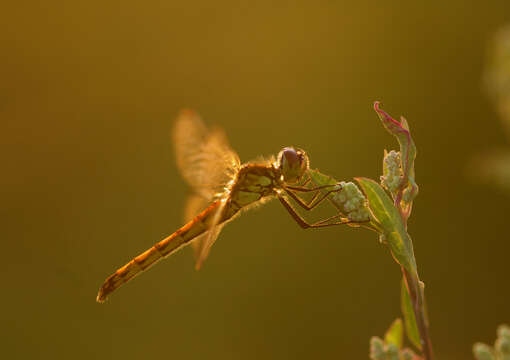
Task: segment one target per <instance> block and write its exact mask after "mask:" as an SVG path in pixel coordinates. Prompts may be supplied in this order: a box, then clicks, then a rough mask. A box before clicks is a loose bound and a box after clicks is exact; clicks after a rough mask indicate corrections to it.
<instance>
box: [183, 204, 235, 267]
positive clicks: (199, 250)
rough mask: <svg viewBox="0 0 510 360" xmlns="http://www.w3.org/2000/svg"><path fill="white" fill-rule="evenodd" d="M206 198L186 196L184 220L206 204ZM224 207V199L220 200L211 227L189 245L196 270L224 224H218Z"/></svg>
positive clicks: (188, 219) (191, 216)
mask: <svg viewBox="0 0 510 360" xmlns="http://www.w3.org/2000/svg"><path fill="white" fill-rule="evenodd" d="M207 203H208V202H207V200H205V199H204V198H203V197H201V196H198V195H191V196H190V197H189V198H188V201H187V203H186V208H185V212H184V214H185V215H184V221H185V222H188V221H190V220H192V219H193V218H194V217H195V216H196V214H198V213H199V212H200V211H202V210H203V209H204V208H205V207H206V206H207ZM224 207H225V201H222V203H221V205H220V206H219V207H218V210H217V212H216V214H215V215H214V218H213V220H212V221H211V228H210V230H209V231H207V232H206V233H204V234H202V235H200V236H198V237H197V238H195V239H194V240H193V242H192V243H191V247H192V248H193V255H194V257H195V268H196V269H197V270H199V269H200V267H201V266H202V264H203V262H204V261H205V259H206V258H207V256H208V255H209V251H210V249H211V246H212V245H213V244H214V242H215V241H216V239H217V238H218V235H219V234H220V232H221V229H223V225H224V224H218V223H219V221H220V219H221V213H222V212H223V209H224Z"/></svg>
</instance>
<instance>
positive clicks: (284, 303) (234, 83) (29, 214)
mask: <svg viewBox="0 0 510 360" xmlns="http://www.w3.org/2000/svg"><path fill="white" fill-rule="evenodd" d="M2 8H3V9H2V11H1V13H0V30H1V31H0V44H1V50H0V51H1V53H2V54H1V56H0V75H1V76H0V119H1V124H2V126H1V129H2V130H1V139H2V141H1V148H0V150H1V151H0V153H1V164H2V165H1V166H2V171H1V177H0V185H1V189H2V190H1V191H2V196H1V198H2V200H1V203H2V206H1V210H2V217H1V224H0V225H1V229H2V230H1V235H2V266H1V270H0V271H1V274H2V282H3V283H2V296H1V299H0V306H1V310H0V318H2V320H1V322H0V324H1V330H0V344H1V351H2V358H5V359H120V358H124V359H153V358H171V359H200V358H201V359H243V360H248V359H349V358H352V359H367V358H368V356H367V354H368V341H369V338H370V336H372V335H383V333H384V331H385V330H386V328H387V327H388V326H389V324H390V323H391V321H392V320H393V319H394V318H395V317H397V316H399V315H400V305H399V285H400V270H399V268H398V266H397V265H396V264H395V263H394V261H393V260H392V259H391V257H390V255H389V254H388V251H387V249H386V247H384V246H381V245H380V244H378V242H377V238H376V236H375V235H374V234H373V233H370V232H368V231H363V230H355V229H351V228H347V227H337V228H328V229H322V230H319V231H312V230H308V231H304V230H302V229H301V228H299V227H298V226H297V225H296V224H295V223H294V222H293V220H292V219H291V217H290V216H288V214H287V213H286V212H285V211H284V209H283V208H282V207H281V205H280V204H279V203H278V202H277V201H273V202H271V203H270V204H267V205H265V206H264V207H262V208H261V209H260V210H257V211H252V212H249V213H246V214H245V215H244V216H242V217H241V218H239V219H237V220H236V221H234V222H232V223H231V224H229V225H228V226H227V227H226V228H225V229H224V231H223V232H222V234H221V236H220V238H219V240H218V242H217V243H216V244H215V246H214V247H213V249H212V253H211V256H210V258H209V259H208V261H207V262H206V263H205V265H204V268H203V269H202V270H201V271H200V272H195V271H194V269H193V260H192V256H191V254H190V251H189V249H186V250H185V251H181V252H179V253H178V254H176V255H175V256H173V257H171V258H169V259H167V260H165V261H164V262H162V263H161V264H158V265H157V266H155V267H154V269H152V270H150V271H149V272H148V273H146V274H143V275H142V276H140V277H139V278H137V279H136V280H134V281H133V282H131V283H130V284H128V285H126V286H125V287H123V288H121V289H120V290H119V291H118V292H116V293H115V294H114V295H113V296H112V298H111V299H110V300H109V301H108V302H107V303H106V304H104V305H100V304H97V303H96V302H95V296H96V293H97V290H98V288H99V286H100V285H101V284H102V282H103V280H104V279H105V278H106V276H108V275H109V274H110V273H112V272H113V271H114V270H115V269H116V268H117V267H118V266H120V265H123V264H124V263H125V262H126V261H128V260H129V259H130V258H131V257H133V256H135V255H137V254H138V253H140V252H141V251H143V250H145V249H146V248H148V247H150V246H151V245H152V244H153V243H154V242H156V241H158V240H160V239H162V238H163V237H164V236H166V235H168V234H170V233H172V232H173V231H174V230H176V229H177V228H178V227H179V226H180V225H182V208H183V206H184V203H185V198H186V194H187V187H186V184H184V182H183V181H182V179H181V178H180V176H179V174H178V172H177V169H176V166H175V162H174V154H173V149H172V146H171V143H170V137H169V132H170V128H171V125H172V121H173V119H174V118H175V115H176V114H177V112H178V110H179V109H180V108H182V107H191V108H194V109H196V110H197V111H199V112H200V113H201V115H202V116H203V118H204V119H205V120H206V122H207V123H208V124H216V125H219V126H221V127H223V128H224V129H225V130H226V132H227V134H228V135H229V138H230V142H231V144H232V147H233V148H234V149H236V150H237V151H238V152H239V154H240V156H241V159H243V160H244V161H246V160H250V159H252V158H255V157H256V156H257V155H269V154H273V153H277V152H278V151H279V150H280V148H281V147H283V146H287V145H296V146H300V147H302V148H304V149H306V150H307V152H308V153H309V155H310V158H311V165H312V167H313V168H318V169H321V170H322V171H323V172H325V173H328V174H331V175H333V176H335V177H336V178H337V179H339V180H348V179H350V178H352V177H354V176H367V177H372V178H374V179H377V178H378V177H379V176H380V173H381V164H382V154H383V149H384V148H387V149H392V148H396V147H397V144H396V142H395V141H394V139H393V138H392V137H391V136H390V135H389V134H387V133H386V132H385V130H384V129H383V127H382V125H381V124H380V122H379V120H378V118H377V115H376V113H375V112H374V111H373V110H372V103H373V101H374V100H380V101H382V102H383V109H385V110H387V111H388V112H389V113H390V114H392V115H394V116H399V115H400V114H403V115H404V116H405V117H406V118H407V119H408V121H409V123H410V126H411V129H412V131H413V134H414V139H415V141H416V144H417V147H418V157H417V162H416V174H417V181H418V183H419V185H420V194H419V196H418V198H417V199H416V201H415V207H414V212H413V216H412V217H411V219H410V224H409V231H410V234H411V236H412V237H413V240H414V247H415V252H416V257H417V261H418V266H419V270H420V274H421V278H422V280H424V281H425V283H426V286H427V287H426V295H427V301H428V310H429V315H430V322H431V336H432V341H433V343H434V347H435V352H436V354H437V357H438V358H441V359H469V358H472V356H471V344H472V343H473V342H475V341H477V340H481V341H486V342H490V341H492V340H493V339H494V338H495V329H496V326H497V325H498V324H500V323H502V322H508V321H510V305H509V304H510V285H509V283H510V281H509V279H510V276H509V275H510V271H509V269H510V268H509V263H508V259H509V253H510V245H509V239H508V233H507V228H508V222H509V211H510V205H509V201H508V199H509V197H508V195H507V194H505V193H504V192H502V191H499V190H497V189H495V188H493V187H491V186H488V185H479V184H474V183H472V182H470V181H469V180H468V179H467V178H466V171H465V170H466V166H467V164H468V163H469V161H470V159H471V158H472V157H473V156H474V155H476V154H478V153H480V152H482V151H484V150H486V149H489V148H491V147H493V146H504V145H505V144H506V143H507V139H506V138H505V135H504V132H503V130H502V125H501V123H500V120H499V119H498V116H497V114H496V112H495V110H494V108H493V106H492V105H491V103H490V101H489V100H488V98H487V96H486V94H485V93H484V92H483V90H482V86H481V78H482V72H483V68H484V62H485V61H486V55H487V51H486V50H487V45H488V42H489V41H490V39H491V37H492V35H493V34H494V32H495V31H496V30H497V29H498V28H499V27H500V26H502V25H503V24H505V23H506V22H508V21H510V2H508V0H501V1H487V2H482V1H465V0H464V1H460V0H459V1H456V0H452V1H428V2H425V3H421V2H420V3H419V2H413V1H384V2H381V1H373V2H369V1H355V2H351V1H345V2H340V1H317V2H311V1H310V2H302V3H296V2H290V1H289V2H287V1H281V2H272V1H257V2H238V1H231V2H195V1H188V2H176V1H145V2H134V1H110V2H102V1H78V2H74V1H71V2H69V1H49V2H35V1H26V2H25V1H20V2H16V3H14V2H12V3H10V4H9V5H7V4H4V5H2Z"/></svg>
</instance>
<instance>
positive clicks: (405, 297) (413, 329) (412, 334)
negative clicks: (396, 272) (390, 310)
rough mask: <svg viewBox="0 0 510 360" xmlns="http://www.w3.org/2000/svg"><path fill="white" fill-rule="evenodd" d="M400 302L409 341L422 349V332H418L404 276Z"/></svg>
mask: <svg viewBox="0 0 510 360" xmlns="http://www.w3.org/2000/svg"><path fill="white" fill-rule="evenodd" d="M400 304H401V306H402V314H403V315H404V320H405V324H406V333H407V338H408V339H409V341H410V342H411V343H412V344H413V345H414V346H416V348H417V349H419V350H421V342H420V333H419V332H418V325H417V324H416V318H415V316H414V311H413V305H412V304H411V298H410V297H409V292H408V291H407V286H406V282H405V280H404V278H402V286H401V290H400Z"/></svg>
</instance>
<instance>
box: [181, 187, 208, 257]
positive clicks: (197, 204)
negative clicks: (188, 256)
mask: <svg viewBox="0 0 510 360" xmlns="http://www.w3.org/2000/svg"><path fill="white" fill-rule="evenodd" d="M208 203H209V201H208V200H207V199H206V198H204V197H202V196H200V195H196V194H191V195H190V196H189V197H188V201H187V202H186V207H185V208H184V223H188V221H191V220H192V219H193V218H194V217H195V216H196V215H197V214H198V213H199V212H200V211H202V210H203V209H205V207H206V206H207V204H208ZM206 235H207V233H206V234H202V235H200V236H198V237H197V238H196V239H195V240H193V242H192V243H191V248H192V249H193V255H194V256H195V260H197V259H198V256H199V254H200V251H201V248H202V243H203V240H204V239H205V236H206Z"/></svg>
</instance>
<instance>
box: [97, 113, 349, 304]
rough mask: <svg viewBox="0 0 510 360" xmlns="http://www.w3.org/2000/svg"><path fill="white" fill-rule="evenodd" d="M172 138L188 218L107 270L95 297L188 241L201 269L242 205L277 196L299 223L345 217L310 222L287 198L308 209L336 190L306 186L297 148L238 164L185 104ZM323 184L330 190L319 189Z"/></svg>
mask: <svg viewBox="0 0 510 360" xmlns="http://www.w3.org/2000/svg"><path fill="white" fill-rule="evenodd" d="M173 142H174V145H175V152H176V155H177V165H178V168H179V170H180V172H181V174H182V176H183V177H184V179H185V180H186V181H187V182H188V183H189V184H190V185H191V187H192V189H193V194H192V195H191V196H190V198H189V200H188V204H187V207H186V208H187V209H186V214H187V218H188V219H191V220H189V222H188V223H187V224H186V225H184V226H183V227H181V228H180V229H179V230H177V231H176V232H174V233H173V234H171V235H170V236H168V237H167V238H165V239H163V240H161V241H160V242H158V243H157V244H155V245H154V246H153V247H151V248H150V249H149V250H147V251H145V252H144V253H142V254H140V255H138V256H136V257H135V258H133V259H132V260H131V261H129V262H128V263H127V264H126V265H124V266H122V267H121V268H119V269H118V270H117V271H115V272H114V273H113V274H112V275H110V276H109V277H108V278H107V279H106V280H105V282H104V284H103V286H101V288H100V290H99V293H98V295H97V299H96V300H97V301H98V302H104V301H105V300H106V298H107V297H108V296H109V295H110V294H111V293H112V292H113V291H114V290H115V289H117V288H118V287H120V286H121V285H123V284H124V283H126V282H128V281H129V280H131V279H132V278H134V277H135V276H136V275H138V274H139V273H141V272H143V271H145V270H147V269H148V268H149V267H151V266H152V265H154V264H155V263H156V262H158V261H159V260H161V259H163V258H165V257H167V256H169V255H170V254H173V253H174V252H176V251H177V250H178V249H180V248H182V247H184V246H185V245H188V244H190V243H191V245H192V247H193V249H194V253H195V258H196V268H197V269H199V268H200V267H201V266H202V264H203V262H204V260H205V259H206V258H207V256H208V254H209V251H210V249H211V246H212V244H213V243H214V241H215V240H216V238H217V237H218V235H219V233H220V231H221V229H222V228H223V226H224V225H225V224H226V223H227V222H228V221H230V220H232V219H234V218H235V217H236V216H238V215H239V214H240V213H241V211H244V210H246V209H249V208H251V207H253V206H255V205H258V204H261V203H264V202H265V201H267V200H269V199H271V198H275V197H276V198H277V199H278V200H280V202H281V203H282V204H283V206H284V207H285V209H286V210H287V211H288V212H289V213H290V214H291V215H292V218H293V219H294V220H296V222H297V223H298V224H299V225H300V226H301V227H303V228H313V227H324V226H330V225H339V224H344V223H345V221H344V219H342V220H340V221H336V222H333V223H331V222H328V221H326V220H328V219H326V220H323V221H320V222H318V223H315V224H309V223H307V222H306V221H305V220H304V219H303V218H302V217H301V216H300V215H299V214H298V213H297V212H296V210H295V209H294V207H293V206H292V205H291V203H290V202H289V198H292V199H294V201H295V202H296V203H297V204H298V205H299V206H301V207H302V208H304V209H306V210H311V209H312V208H314V207H315V206H317V205H318V204H319V203H320V202H322V200H324V199H326V198H327V196H328V195H329V194H331V193H332V192H334V191H339V189H338V186H337V187H334V188H333V189H332V186H331V185H326V186H316V187H310V186H309V183H310V179H309V178H308V179H305V178H306V177H307V176H306V174H307V171H308V169H309V159H308V156H307V154H306V153H305V152H304V151H303V150H301V149H299V148H295V147H285V148H283V149H282V150H281V151H280V153H279V154H278V156H277V157H276V158H274V157H271V158H269V159H267V160H259V161H254V162H250V163H246V164H241V162H240V160H239V157H238V156H237V154H236V153H235V152H234V151H233V150H232V149H231V148H230V146H229V145H228V142H227V139H226V136H225V134H224V133H223V132H222V131H221V130H220V129H213V130H208V129H207V128H206V126H205V125H204V123H203V122H202V120H201V118H200V117H199V116H198V115H197V114H196V113H195V112H193V111H191V110H183V111H181V113H180V114H179V116H178V118H177V121H176V123H175V128H174V131H173ZM327 188H329V190H327V191H326V190H325V191H321V190H324V189H327ZM300 192H301V193H303V192H315V194H314V195H313V197H312V198H311V200H309V201H305V200H303V199H302V198H301V197H300V196H298V195H297V193H300ZM204 208H205V210H203V209H204ZM196 214H198V215H196ZM192 216H194V217H192ZM337 217H338V216H334V217H332V218H337ZM192 240H193V241H192Z"/></svg>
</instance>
